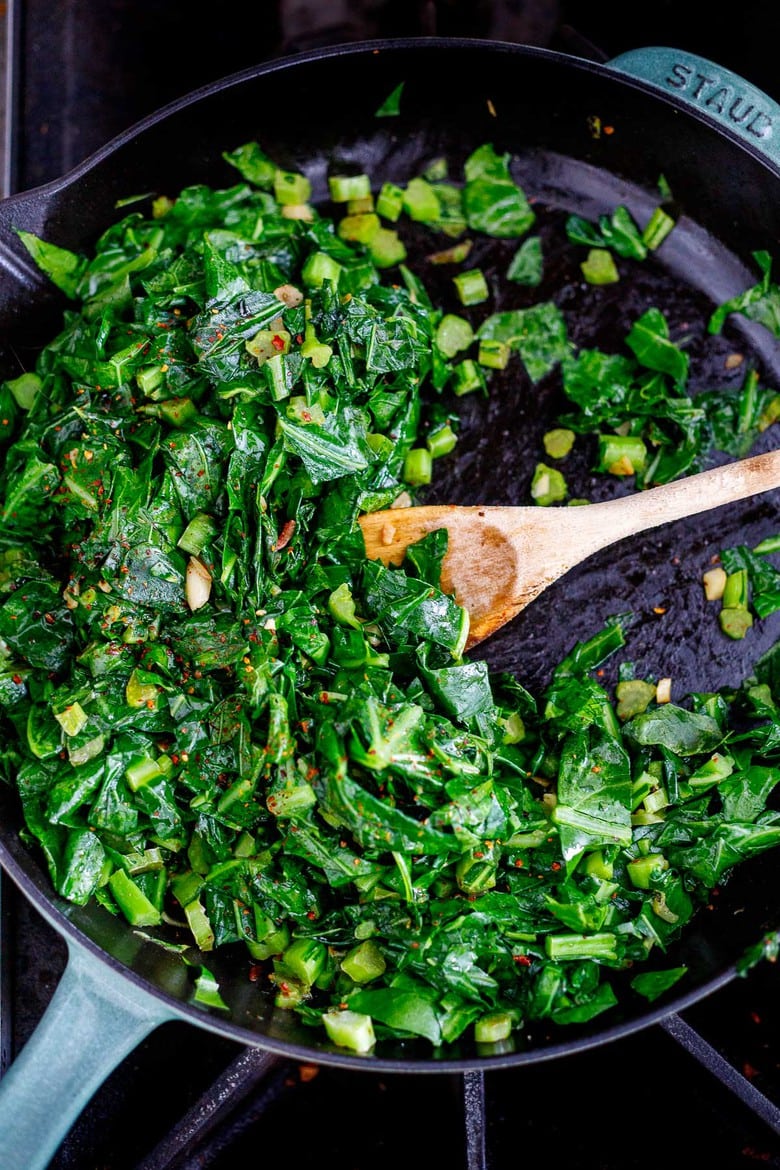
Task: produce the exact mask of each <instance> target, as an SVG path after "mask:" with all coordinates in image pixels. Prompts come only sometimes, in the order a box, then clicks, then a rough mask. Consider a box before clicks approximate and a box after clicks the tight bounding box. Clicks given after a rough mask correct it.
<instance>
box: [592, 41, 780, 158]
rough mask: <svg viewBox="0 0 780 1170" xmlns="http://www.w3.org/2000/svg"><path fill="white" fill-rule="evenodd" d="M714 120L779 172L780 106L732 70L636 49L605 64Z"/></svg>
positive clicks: (677, 52)
mask: <svg viewBox="0 0 780 1170" xmlns="http://www.w3.org/2000/svg"><path fill="white" fill-rule="evenodd" d="M607 68H609V69H614V70H616V71H617V72H619V73H627V74H629V75H630V76H631V77H636V78H638V79H639V80H641V81H648V82H650V83H651V84H652V85H653V86H654V87H655V88H656V89H658V90H660V91H661V92H662V93H666V94H669V95H671V96H672V97H674V98H676V99H677V100H678V101H681V102H683V103H684V105H686V106H688V107H689V109H691V110H693V111H696V112H698V113H702V114H706V115H707V116H708V117H710V118H713V119H714V120H715V121H716V122H718V123H719V124H720V125H721V126H722V127H723V128H724V129H726V130H729V131H730V132H731V133H732V134H735V135H736V136H737V137H738V138H740V139H741V140H742V141H743V142H744V143H746V144H747V145H748V146H751V147H753V149H754V150H756V151H758V152H759V153H760V154H762V155H763V156H764V157H765V158H766V159H767V160H768V161H769V162H771V163H774V164H775V165H776V166H780V105H778V104H777V102H775V101H774V100H773V99H772V98H770V97H768V96H767V95H766V94H765V93H763V92H762V91H761V90H760V89H758V88H757V87H756V86H755V85H751V83H750V82H749V81H745V80H744V79H743V78H741V77H739V76H738V75H737V74H736V73H732V72H731V70H730V69H726V68H724V66H722V65H716V64H715V63H714V62H713V61H708V60H707V58H706V57H699V56H697V55H696V54H695V53H689V52H688V51H687V50H685V49H668V48H662V47H655V48H647V49H632V50H631V51H630V52H627V53H621V54H620V56H619V57H613V58H612V59H611V60H610V61H608V62H607Z"/></svg>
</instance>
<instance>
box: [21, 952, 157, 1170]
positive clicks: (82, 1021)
mask: <svg viewBox="0 0 780 1170" xmlns="http://www.w3.org/2000/svg"><path fill="white" fill-rule="evenodd" d="M68 946H69V959H68V963H67V966H66V968H65V971H64V973H63V975H62V977H61V979H60V982H59V984H58V985H57V990H56V991H55V993H54V995H53V997H52V999H51V1001H50V1003H49V1005H48V1007H47V1009H46V1011H45V1013H44V1015H43V1017H42V1018H41V1020H40V1022H39V1024H38V1026H37V1027H36V1029H35V1031H34V1033H33V1034H32V1036H31V1037H30V1039H29V1040H28V1041H27V1043H26V1044H25V1046H24V1048H23V1049H22V1051H21V1052H20V1053H19V1055H18V1057H17V1058H16V1060H15V1061H14V1063H13V1064H12V1065H11V1067H10V1068H9V1069H8V1071H7V1072H6V1074H5V1076H4V1077H3V1078H2V1080H1V1081H0V1143H1V1148H2V1156H0V1161H1V1162H2V1166H3V1170H44V1168H45V1167H46V1166H47V1165H48V1164H49V1162H50V1161H51V1159H52V1157H53V1156H54V1154H55V1152H56V1150H57V1148H58V1147H59V1145H60V1143H61V1142H62V1140H63V1138H64V1137H65V1135H66V1134H67V1132H68V1130H69V1129H70V1128H71V1126H72V1125H73V1123H74V1121H75V1120H76V1118H77V1117H78V1116H79V1114H80V1113H81V1111H82V1109H83V1108H84V1106H85V1105H86V1103H87V1102H88V1101H89V1099H90V1097H91V1096H92V1095H93V1093H95V1091H96V1090H97V1089H98V1088H99V1086H100V1085H101V1084H102V1082H103V1081H104V1080H105V1079H106V1077H107V1076H108V1075H109V1073H110V1072H112V1071H113V1069H114V1068H116V1066H117V1065H118V1064H119V1063H120V1061H121V1060H123V1058H124V1057H125V1056H127V1054H128V1053H129V1052H132V1050H133V1049H134V1048H135V1047H136V1046H137V1045H138V1044H140V1042H141V1040H143V1038H144V1037H145V1036H146V1035H148V1033H149V1032H151V1031H152V1030H153V1029H154V1028H156V1027H157V1026H158V1025H159V1024H162V1023H164V1022H165V1021H166V1020H170V1019H172V1018H174V1016H173V1014H172V1012H171V1011H170V1009H167V1008H166V1006H165V1004H163V1003H162V1002H160V1001H159V1000H158V999H157V998H156V997H154V996H152V995H150V994H149V993H148V992H145V991H142V990H141V989H139V988H137V987H136V986H135V984H134V983H132V982H131V981H130V980H129V979H126V978H124V976H122V975H120V974H119V973H118V972H116V971H114V970H113V969H112V968H111V967H110V966H109V964H108V963H106V962H105V960H103V959H100V958H97V957H96V956H95V955H93V954H92V953H91V952H90V951H88V950H87V949H86V948H85V947H82V946H81V945H80V944H76V943H73V942H72V941H69V944H68Z"/></svg>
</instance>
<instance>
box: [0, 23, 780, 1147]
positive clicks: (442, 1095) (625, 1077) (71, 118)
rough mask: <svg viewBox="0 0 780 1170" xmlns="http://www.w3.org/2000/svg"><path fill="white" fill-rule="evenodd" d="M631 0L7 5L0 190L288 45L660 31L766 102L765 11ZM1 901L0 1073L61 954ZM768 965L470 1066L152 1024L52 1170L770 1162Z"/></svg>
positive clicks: (779, 1053) (69, 162)
mask: <svg viewBox="0 0 780 1170" xmlns="http://www.w3.org/2000/svg"><path fill="white" fill-rule="evenodd" d="M626 8H627V6H626V5H624V4H623V3H618V2H616V0H602V2H601V3H599V4H593V3H589V2H587V0H572V2H570V3H566V2H563V0H561V2H560V3H559V2H556V0H525V2H523V0H493V2H489V0H484V2H482V0H475V2H474V3H460V2H458V0H448V2H442V3H434V2H431V0H388V2H382V0H363V2H362V3H361V2H360V0H322V2H321V3H319V4H317V5H312V4H307V3H305V2H304V0H279V2H278V3H273V2H271V0H265V2H264V3H262V4H255V5H246V6H243V5H239V6H232V5H229V4H228V5H222V6H210V7H208V8H207V9H205V10H202V9H193V8H192V7H191V6H189V5H186V4H183V3H176V2H175V0H104V2H103V3H102V4H100V5H96V4H95V3H94V2H93V0H25V2H24V3H22V2H21V0H18V3H15V4H14V3H13V2H12V3H11V4H10V5H9V13H10V17H11V21H12V24H13V29H14V36H13V44H12V45H11V46H10V68H11V75H12V80H13V83H14V85H13V101H12V103H11V106H10V109H9V113H10V115H11V118H12V135H11V142H12V147H13V153H12V157H11V159H10V164H11V165H10V168H9V171H10V175H11V182H12V185H13V189H16V190H23V189H27V188H29V187H32V186H36V185H38V184H40V183H42V182H45V181H47V180H49V179H52V178H55V177H57V176H59V175H60V174H62V173H64V172H65V171H67V170H69V169H70V168H71V167H73V166H74V165H75V164H76V163H78V162H79V161H80V160H81V159H83V158H84V157H86V156H87V155H88V154H90V153H91V152H92V151H93V150H95V149H96V148H97V147H99V146H101V145H102V144H103V143H104V142H106V141H107V140H109V139H110V138H111V137H113V136H114V135H115V134H117V133H119V132H120V131H122V130H124V129H126V128H127V127H129V126H131V125H132V124H133V123H135V122H136V121H137V120H138V119H140V118H141V117H143V116H144V115H146V114H148V113H150V112H152V111H153V110H154V109H156V108H157V107H159V106H161V105H163V104H165V103H166V102H168V101H170V100H172V99H174V98H176V97H179V96H182V95H184V94H186V93H187V92H189V91H190V90H192V89H195V88H197V87H199V86H200V85H202V84H205V83H207V82H209V81H213V80H215V79H217V78H219V77H221V76H224V75H227V74H229V73H233V72H235V71H237V70H240V69H243V68H245V67H248V66H251V65H253V64H256V63H257V62H258V61H260V60H263V59H267V58H271V57H275V56H278V55H280V54H282V53H288V52H296V51H299V50H304V49H307V48H310V47H315V46H317V45H320V44H324V43H335V42H337V41H346V40H361V39H366V38H368V37H375V36H385V35H418V34H422V35H427V34H432V33H434V32H438V33H442V34H452V35H465V36H476V37H496V38H498V39H504V40H515V41H524V42H526V43H532V44H538V45H544V46H548V47H551V48H554V49H560V50H563V51H569V52H574V53H577V54H579V55H589V54H590V55H593V56H595V57H601V58H602V59H606V58H608V57H611V56H613V55H615V54H617V53H619V52H622V51H624V50H626V49H630V48H636V47H641V46H642V45H645V44H648V43H654V44H668V45H674V46H677V47H681V48H687V49H690V50H692V51H695V52H698V53H700V54H702V55H703V56H705V57H709V58H711V59H713V60H715V61H718V62H719V63H721V64H722V65H724V66H727V67H729V68H731V69H733V70H735V71H736V72H738V73H739V74H741V75H742V76H743V77H745V78H746V79H748V80H750V81H753V82H754V83H756V84H757V85H759V86H760V87H761V88H762V89H764V91H765V92H767V93H769V94H770V96H773V97H775V98H776V99H778V100H780V73H778V71H777V66H776V46H777V44H778V33H780V6H778V5H777V4H776V3H773V2H770V0H763V2H758V0H743V3H742V5H741V6H740V11H739V21H738V22H737V20H736V17H735V13H734V12H733V11H731V10H727V11H724V12H723V13H722V14H720V15H718V14H717V13H715V14H713V10H712V6H711V5H710V4H705V3H704V2H703V0H701V2H699V0H696V2H684V3H680V2H674V0H655V3H654V4H653V5H652V6H651V8H649V9H643V10H642V13H641V14H640V15H633V16H631V15H629V14H627V12H626ZM196 12H197V15H196V14H195V13H196ZM2 898H3V903H2V917H3V927H4V934H3V948H2V968H1V972H0V1062H2V1066H1V1067H5V1066H7V1064H8V1063H9V1062H10V1060H12V1059H13V1057H14V1056H15V1055H16V1053H17V1052H18V1051H19V1050H20V1049H21V1047H22V1045H23V1044H24V1042H25V1040H26V1039H27V1037H28V1036H29V1035H30V1033H31V1032H32V1030H33V1029H34V1027H35V1025H36V1023H37V1022H38V1020H39V1019H40V1017H41V1015H42V1013H43V1011H44V1009H45V1007H46V1005H47V1003H48V1002H49V999H50V998H51V995H52V993H53V990H54V988H55V986H56V984H57V981H58V979H59V977H60V974H61V972H62V970H63V968H64V965H65V957H66V956H65V948H64V944H63V942H62V940H61V939H60V937H59V936H58V935H57V934H56V933H55V932H54V931H52V929H51V928H50V927H49V926H48V925H47V924H46V923H45V922H44V921H42V920H41V919H40V918H39V917H38V915H37V913H36V911H35V910H33V909H32V908H31V907H30V905H29V904H28V903H27V902H26V901H25V900H24V899H22V898H21V897H20V896H19V895H18V894H16V892H15V890H14V889H13V888H12V887H11V886H10V883H9V882H7V881H6V882H4V884H3V886H2ZM777 976H778V972H777V971H776V969H775V966H774V965H772V964H769V963H763V964H762V965H761V966H759V967H758V968H757V969H755V970H754V971H753V972H752V973H751V974H750V976H749V977H748V978H746V979H736V980H734V981H732V982H731V983H729V984H727V985H726V986H725V987H724V988H722V989H721V990H720V991H718V992H717V993H716V994H715V995H712V996H710V997H709V998H708V999H706V1000H704V1001H702V1002H700V1003H698V1004H696V1005H695V1006H694V1007H692V1008H690V1009H688V1010H687V1011H686V1012H685V1015H684V1018H681V1017H679V1016H672V1017H669V1018H667V1020H665V1021H664V1023H663V1024H661V1025H657V1026H655V1027H653V1028H649V1029H646V1030H644V1031H642V1032H639V1033H636V1034H634V1035H632V1036H630V1037H628V1038H626V1039H623V1040H619V1041H615V1042H612V1043H611V1044H609V1045H606V1046H602V1047H600V1048H595V1049H591V1050H590V1051H587V1052H582V1053H578V1054H576V1055H571V1056H569V1057H567V1058H566V1059H565V1060H554V1061H543V1062H541V1063H540V1064H535V1065H532V1066H524V1067H521V1068H518V1069H514V1070H512V1069H506V1070H500V1071H496V1072H492V1073H489V1074H486V1075H484V1076H483V1075H482V1074H479V1073H473V1074H466V1075H465V1077H460V1076H457V1075H454V1074H445V1075H437V1076H431V1075H427V1076H420V1075H418V1076H413V1075H409V1074H400V1073H399V1074H381V1075H379V1074H372V1073H368V1074H364V1075H360V1074H357V1073H355V1072H352V1071H348V1070H341V1069H333V1068H330V1067H326V1066H318V1065H299V1064H296V1063H294V1062H287V1061H284V1060H280V1059H278V1058H275V1057H269V1056H268V1055H266V1054H264V1053H262V1052H260V1051H258V1050H254V1049H244V1048H242V1047H241V1046H240V1045H238V1044H237V1043H235V1042H233V1041H231V1040H228V1039H225V1038H222V1037H219V1036H217V1035H215V1034H211V1033H206V1032H204V1031H202V1030H201V1029H196V1028H194V1027H191V1026H190V1025H188V1024H185V1023H170V1024H166V1025H164V1026H163V1027H161V1028H160V1029H158V1030H157V1031H156V1032H154V1033H153V1034H152V1035H151V1036H150V1037H149V1038H148V1039H147V1040H146V1041H144V1042H143V1043H142V1044H141V1045H140V1046H139V1047H138V1048H137V1049H136V1050H135V1051H134V1052H133V1053H132V1054H131V1055H130V1056H129V1057H127V1058H126V1059H125V1061H124V1062H123V1063H122V1064H120V1066H119V1067H118V1068H117V1070H116V1071H115V1072H114V1073H113V1074H112V1075H111V1076H110V1077H109V1078H108V1080H107V1081H106V1082H105V1083H104V1085H103V1086H102V1087H101V1088H100V1089H99V1090H98V1092H97V1094H96V1095H95V1097H94V1098H93V1100H92V1101H91V1103H90V1104H89V1105H88V1107H87V1108H86V1109H85V1111H84V1112H83V1114H82V1115H81V1117H80V1118H79V1120H78V1121H77V1122H76V1124H75V1126H74V1128H73V1130H72V1131H71V1133H70V1134H69V1136H68V1137H67V1139H66V1140H65V1142H64V1144H63V1146H62V1147H61V1149H60V1151H59V1152H58V1154H57V1155H56V1157H55V1159H54V1161H53V1163H52V1168H51V1170H195V1168H196V1167H198V1168H199V1170H201V1168H205V1167H211V1168H214V1170H228V1168H231V1170H232V1168H234V1167H236V1166H241V1165H252V1164H257V1163H259V1162H262V1160H264V1159H267V1158H269V1156H270V1157H274V1156H275V1157H277V1158H282V1159H284V1160H292V1161H293V1162H294V1163H295V1164H299V1165H306V1164H320V1165H324V1166H326V1167H327V1166H331V1165H333V1166H336V1165H338V1166H340V1167H342V1168H343V1170H368V1168H369V1167H370V1168H371V1170H385V1168H386V1167H387V1168H389V1167H391V1166H392V1167H393V1168H395V1167H397V1166H398V1165H399V1163H401V1164H406V1165H409V1166H411V1167H417V1166H423V1165H439V1166H444V1165H446V1166H448V1167H451V1168H453V1170H455V1168H457V1167H466V1168H467V1170H480V1168H487V1167H490V1168H493V1170H503V1168H504V1167H509V1166H514V1165H516V1164H519V1163H520V1162H521V1161H522V1162H526V1163H530V1164H533V1163H534V1162H536V1161H538V1160H539V1159H541V1158H544V1160H545V1162H546V1164H547V1165H553V1164H555V1163H558V1162H565V1164H566V1165H567V1166H568V1167H570V1168H571V1170H618V1168H619V1170H651V1167H652V1170H656V1167H657V1166H658V1165H659V1163H663V1162H665V1161H668V1160H670V1154H671V1152H673V1154H674V1159H673V1160H674V1163H675V1164H676V1165H687V1164H691V1165H694V1164H695V1165H703V1164H708V1165H711V1166H713V1167H716V1168H717V1170H732V1168H733V1170H749V1168H752V1167H757V1166H759V1165H760V1166H761V1167H768V1168H770V1170H771V1168H773V1167H774V1168H776V1170H780V1136H779V1135H780V1046H779V1045H778V1043H777V1041H778V1037H779V1036H780V1006H779V1004H780V998H779V997H778V981H777ZM1 1067H0V1071H1ZM304 1118H305V1124H301V1120H302V1119H304ZM0 1140H1V1139H0ZM1 1148H2V1146H1V1145H0V1149H1Z"/></svg>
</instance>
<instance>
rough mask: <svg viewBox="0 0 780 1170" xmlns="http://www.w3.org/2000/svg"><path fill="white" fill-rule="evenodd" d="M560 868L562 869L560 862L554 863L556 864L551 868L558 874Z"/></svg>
mask: <svg viewBox="0 0 780 1170" xmlns="http://www.w3.org/2000/svg"><path fill="white" fill-rule="evenodd" d="M560 868H561V863H560V861H554V862H553V863H552V865H551V866H550V869H554V870H555V872H556V873H557V872H558V870H559V869H560Z"/></svg>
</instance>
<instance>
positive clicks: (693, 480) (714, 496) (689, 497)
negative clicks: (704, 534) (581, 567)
mask: <svg viewBox="0 0 780 1170" xmlns="http://www.w3.org/2000/svg"><path fill="white" fill-rule="evenodd" d="M777 487H780V451H769V452H767V453H766V454H764V455H753V456H751V457H750V458H749V459H740V460H737V461H736V462H734V463H727V464H724V465H723V466H722V467H713V468H710V470H709V471H701V472H699V473H698V474H696V475H689V476H687V477H686V478H684V479H678V480H675V481H674V483H666V484H661V485H660V486H659V487H654V488H649V489H648V490H647V491H643V492H637V493H635V494H633V495H630V496H622V497H621V498H620V499H617V500H608V501H606V502H604V503H601V504H590V505H588V507H587V508H582V509H579V508H578V509H577V513H578V515H577V521H578V530H579V532H580V533H581V535H582V538H583V551H584V552H587V551H588V550H589V551H590V552H596V551H597V549H600V548H604V547H605V546H606V545H608V544H613V543H614V542H615V541H618V540H622V539H623V538H624V537H626V536H633V535H634V534H635V533H637V532H645V531H647V530H648V529H650V528H656V527H658V526H659V525H661V524H668V523H670V522H671V521H673V520H682V519H684V518H685V517H687V516H696V515H697V514H698V513H700V512H708V511H710V510H711V509H712V508H718V507H721V506H722V505H723V504H730V503H733V502H734V501H736V500H743V499H746V498H747V497H749V496H755V495H760V493H761V492H766V491H770V490H771V489H772V488H777ZM580 513H582V514H581V515H580ZM579 521H582V526H580V524H579ZM586 544H587V548H585V547H584V546H585V545H586Z"/></svg>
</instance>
